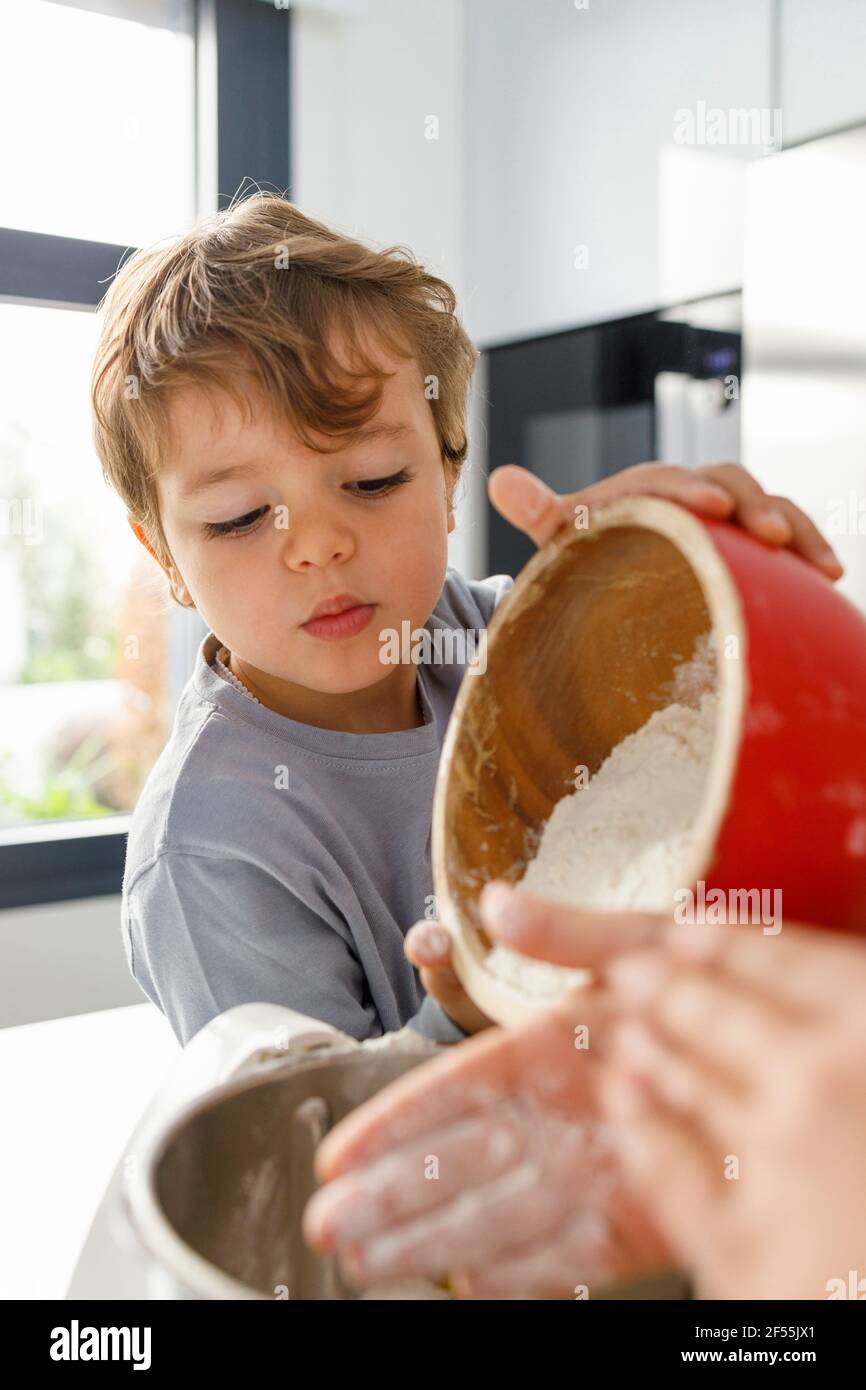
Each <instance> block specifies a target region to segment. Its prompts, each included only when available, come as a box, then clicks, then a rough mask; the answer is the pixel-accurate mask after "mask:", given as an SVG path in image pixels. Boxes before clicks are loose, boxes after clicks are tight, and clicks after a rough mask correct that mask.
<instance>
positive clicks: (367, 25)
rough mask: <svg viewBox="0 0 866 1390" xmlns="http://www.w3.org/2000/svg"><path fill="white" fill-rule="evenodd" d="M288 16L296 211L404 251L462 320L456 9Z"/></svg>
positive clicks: (309, 4)
mask: <svg viewBox="0 0 866 1390" xmlns="http://www.w3.org/2000/svg"><path fill="white" fill-rule="evenodd" d="M292 10H293V15H292V25H293V27H292V113H291V119H292V196H293V198H294V200H295V202H297V203H298V204H299V205H300V206H301V207H302V208H303V209H304V211H305V212H308V213H310V214H311V216H314V217H320V218H322V219H323V220H324V221H326V222H328V223H329V224H331V225H332V226H335V227H337V228H338V229H339V230H341V231H343V232H346V233H347V234H349V235H351V236H357V237H359V238H360V239H361V240H362V241H365V242H368V243H372V244H374V245H378V246H379V247H381V248H384V247H386V246H394V245H406V246H409V247H410V248H411V249H412V250H413V251H414V252H415V254H416V255H417V256H418V257H419V258H420V259H421V260H422V261H423V262H424V264H425V265H426V266H427V267H428V269H429V270H431V271H432V272H433V273H434V274H436V275H440V276H442V277H443V279H445V280H447V281H448V282H449V283H450V284H451V285H453V286H454V289H455V291H456V293H457V297H458V302H459V303H460V304H461V306H463V309H464V312H465V309H466V301H467V299H468V300H469V301H470V302H471V290H470V291H469V292H467V287H466V283H465V275H464V240H465V236H464V233H465V220H466V218H465V208H464V152H465V149H466V146H467V140H468V138H469V134H468V132H467V130H466V128H465V122H464V68H463V21H464V6H463V4H462V3H461V0H437V3H436V4H429V3H427V2H426V0H350V2H349V0H296V3H294V4H293V6H292ZM431 118H432V120H431ZM434 122H435V124H434ZM431 137H433V138H431ZM481 467H482V465H480V464H476V463H475V462H474V461H473V463H470V467H469V469H468V470H467V474H466V481H465V485H464V488H463V493H464V497H465V501H464V503H463V504H462V505H461V506H460V507H458V515H457V530H456V532H455V533H454V534H453V535H452V537H451V540H450V544H449V553H450V559H451V563H452V564H455V565H457V566H458V567H459V568H460V569H461V570H463V572H464V573H466V574H468V575H470V576H472V575H480V574H481V572H482V567H483V554H482V553H481V552H480V551H479V544H480V541H481V529H480V527H479V526H478V524H477V517H478V506H477V501H476V504H475V505H473V502H472V499H473V497H475V498H477V489H478V487H479V485H480V486H482V487H483V478H481V476H480V475H481Z"/></svg>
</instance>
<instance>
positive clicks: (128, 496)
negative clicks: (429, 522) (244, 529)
mask: <svg viewBox="0 0 866 1390" xmlns="http://www.w3.org/2000/svg"><path fill="white" fill-rule="evenodd" d="M99 309H100V311H101V312H103V313H104V319H103V323H102V330H101V333H100V337H99V342H98V345H97V350H96V356H95V359H94V364H93V373H92V378H91V406H92V420H93V442H94V446H95V449H96V453H97V455H98V457H99V460H100V463H101V465H102V471H103V475H104V477H105V479H106V481H107V482H108V483H109V485H110V486H111V487H112V488H113V489H114V490H115V491H116V492H117V494H118V495H119V496H120V498H121V499H122V501H123V502H124V504H125V506H126V509H127V512H128V513H129V514H130V517H131V519H132V520H133V521H134V522H135V523H137V524H138V525H139V526H140V527H141V529H142V531H143V533H144V535H145V537H146V538H147V540H148V541H149V543H150V545H151V546H152V547H153V549H154V551H155V552H156V553H157V555H158V557H160V558H161V560H163V561H170V560H171V556H170V552H169V549H168V546H167V544H166V540H165V536H164V533H163V529H162V525H161V522H160V516H159V508H158V505H157V491H156V478H157V476H158V473H159V470H160V465H161V462H162V461H163V460H164V459H165V458H166V450H167V447H168V415H167V403H168V401H167V395H168V392H169V391H170V390H171V389H173V388H176V387H179V386H183V385H189V384H194V385H196V386H198V387H200V388H201V389H203V390H204V391H205V392H206V393H207V394H208V395H209V396H210V392H211V390H212V389H213V388H216V389H217V390H218V391H220V390H221V391H225V392H227V393H228V394H229V395H230V396H231V397H232V398H233V399H234V400H235V401H236V402H237V403H238V405H239V407H240V409H241V410H242V411H243V410H246V409H247V399H246V397H245V395H244V393H243V391H242V390H241V389H240V384H239V374H243V373H244V372H249V373H250V374H251V375H252V377H253V378H254V379H255V380H256V381H257V382H258V384H259V385H260V386H261V388H262V389H263V391H264V394H265V398H266V399H267V400H268V402H269V404H270V406H271V408H272V409H273V410H274V412H275V413H276V415H277V416H278V417H279V418H280V419H281V420H283V421H285V422H287V423H288V424H289V426H290V427H291V429H292V430H293V431H294V432H295V434H296V435H297V437H298V438H299V439H300V440H301V441H302V442H303V443H304V444H305V445H307V446H308V447H311V448H313V447H314V448H316V449H318V450H320V451H323V452H325V453H331V452H334V451H336V450H337V449H340V448H345V447H346V446H347V445H348V444H350V443H351V442H352V438H351V437H352V434H353V432H354V431H355V430H357V429H360V428H361V427H362V426H363V425H364V424H366V423H368V421H369V420H370V419H371V418H372V417H373V416H374V415H375V413H376V411H377V410H378V409H379V405H380V403H381V399H382V393H383V390H384V384H385V379H386V377H388V376H390V375H392V373H390V372H387V371H385V370H384V369H383V368H382V366H381V365H379V364H378V363H377V362H376V360H375V359H374V357H373V356H371V353H370V350H369V345H370V341H371V337H370V330H371V329H372V339H373V340H374V341H375V342H377V343H378V344H379V346H381V347H383V348H385V349H386V351H387V352H388V353H390V354H391V355H392V356H393V357H395V358H399V359H409V358H415V359H416V361H417V362H418V364H419V366H420V369H421V374H422V377H423V378H424V379H425V381H426V382H429V381H431V379H432V381H433V382H435V387H434V388H433V390H432V392H428V391H426V390H425V394H426V395H428V399H429V402H430V408H431V411H432V414H433V421H434V424H435V427H436V431H437V435H438V439H439V444H440V449H441V456H442V461H443V466H444V469H445V475H446V481H447V484H448V487H449V492H450V491H451V490H452V489H453V486H454V484H456V482H457V479H458V478H459V475H460V472H461V469H462V467H463V463H464V462H465V459H466V452H467V437H466V411H467V405H468V395H469V387H470V383H471V380H472V374H473V372H474V370H475V365H476V362H477V360H478V351H477V349H476V348H475V347H474V345H473V343H472V341H471V339H470V338H469V336H468V335H467V333H466V331H465V330H464V328H463V327H462V325H461V323H460V322H459V320H458V318H457V316H456V312H455V310H456V296H455V294H454V291H453V289H452V288H451V286H450V285H449V284H447V282H446V281H445V280H441V279H439V278H437V277H436V276H435V275H431V274H430V273H429V272H428V271H427V270H425V269H424V267H423V266H422V265H421V263H420V262H419V261H418V260H417V259H416V257H415V256H414V255H413V253H412V252H411V251H410V250H409V249H408V248H407V247H404V246H391V247H388V248H387V249H385V250H382V251H378V250H374V249H371V248H370V247H368V246H365V245H364V244H363V243H362V242H360V241H356V240H354V239H353V238H351V237H347V236H343V235H342V234H340V233H338V232H336V231H333V230H332V229H331V228H330V227H327V226H326V225H325V224H324V223H322V222H318V221H316V220H315V219H314V218H312V217H308V216H307V215H306V214H305V213H303V212H301V210H300V208H298V207H296V206H295V205H294V204H293V203H291V202H288V201H287V200H286V199H285V198H284V197H282V196H281V195H279V194H277V193H270V192H257V193H255V194H253V195H252V196H250V197H247V198H244V199H242V200H240V201H236V202H233V204H232V205H231V206H230V207H228V208H226V209H224V210H223V211H221V212H218V213H215V214H213V215H212V216H210V217H207V218H205V219H203V220H202V221H200V222H199V223H198V224H197V225H196V226H195V227H194V228H193V229H192V230H191V231H190V232H188V233H186V234H184V235H183V236H180V237H178V238H175V239H173V240H171V241H170V242H169V243H168V244H167V245H166V244H164V243H163V242H158V243H156V244H155V245H153V246H149V247H146V248H144V249H142V250H139V251H137V252H135V253H134V254H133V255H132V256H130V258H129V259H128V260H127V261H125V262H124V263H123V265H122V266H121V268H120V269H119V270H118V272H117V274H116V276H115V277H114V279H113V281H112V283H111V285H110V287H109V289H108V291H107V292H106V294H105V295H104V296H103V299H102V301H101V303H100V305H99ZM335 334H337V335H339V340H340V343H341V345H345V348H346V349H347V360H348V361H349V363H350V364H351V366H352V367H354V368H355V370H347V369H345V368H344V367H343V366H342V365H341V364H340V363H339V362H338V361H337V359H336V358H335V356H334V352H333V344H334V342H335V338H334V335H335ZM365 381H366V382H367V383H368V385H367V386H366V387H365V386H364V385H363V383H364V382H365ZM354 383H358V384H357V385H355V384H354ZM313 432H315V433H316V434H318V435H319V436H322V435H324V436H326V437H329V438H333V439H335V440H336V442H335V444H334V445H333V448H328V447H326V446H323V445H322V444H321V442H320V441H319V442H318V443H315V444H314V443H313V440H312V438H311V435H312V434H313Z"/></svg>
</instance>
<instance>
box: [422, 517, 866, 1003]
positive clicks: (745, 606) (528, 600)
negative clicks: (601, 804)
mask: <svg viewBox="0 0 866 1390" xmlns="http://www.w3.org/2000/svg"><path fill="white" fill-rule="evenodd" d="M707 631H710V632H711V633H712V642H713V646H714V649H715V652H716V657H717V666H718V690H719V708H718V716H717V722H716V731H715V741H714V748H713V754H712V757H711V761H710V767H709V771H708V775H707V782H706V792H705V796H704V798H703V801H702V804H701V806H700V809H699V812H698V815H697V818H696V821H695V833H694V858H693V863H692V865H691V871H690V875H689V878H688V879H687V880H686V881H687V882H691V883H692V884H693V885H696V884H697V883H698V881H699V880H703V881H704V883H705V885H706V889H707V891H709V889H710V888H712V887H714V886H721V887H723V888H725V889H726V890H727V889H734V888H741V887H742V888H745V889H749V888H752V887H757V888H762V887H767V888H774V889H775V888H778V889H781V890H782V893H783V898H782V901H783V907H784V911H785V915H786V916H787V917H790V918H791V919H793V918H802V919H804V920H811V921H815V922H818V923H823V924H825V925H828V926H835V927H841V928H845V929H849V930H864V931H866V621H864V619H863V616H862V615H861V614H860V613H859V612H858V610H856V609H855V608H854V607H853V605H851V604H850V603H848V602H847V600H846V599H844V598H843V597H842V596H841V595H840V594H838V593H836V591H835V590H834V589H833V587H832V585H831V583H830V581H829V580H827V579H826V578H825V577H824V576H822V575H821V574H820V573H819V572H818V571H817V570H815V569H814V567H813V566H810V565H808V564H807V563H806V562H805V561H804V560H802V559H800V558H799V557H798V556H796V555H794V554H792V553H791V552H790V551H786V550H781V549H778V548H775V547H772V546H769V545H767V544H765V543H763V542H761V541H758V540H756V539H755V538H754V537H751V536H749V535H747V534H746V533H745V532H744V531H743V530H741V529H740V528H738V527H736V526H734V525H732V524H730V523H726V522H710V521H704V520H703V519H701V518H698V517H697V516H695V515H694V514H692V513H691V512H688V511H687V510H685V509H684V508H681V507H678V506H676V505H674V504H673V503H669V502H666V501H662V500H660V499H657V498H646V497H636V498H628V499H625V500H623V501H620V502H617V503H615V504H613V505H611V506H610V507H608V508H605V509H600V510H599V511H598V512H597V513H595V514H594V515H593V516H592V517H591V520H590V524H589V526H588V528H587V529H574V528H572V527H569V526H564V527H563V528H562V529H561V530H560V532H559V533H558V534H557V535H556V536H555V537H554V538H553V539H552V540H550V541H549V542H548V543H547V544H546V545H545V546H543V547H542V548H541V549H540V550H539V551H538V552H537V554H536V555H534V556H533V557H532V559H531V560H530V561H529V562H528V564H527V565H526V566H525V567H524V569H523V570H522V571H521V573H520V574H519V576H518V577H517V579H516V581H515V584H514V588H513V589H512V591H511V593H510V594H509V595H508V596H507V598H506V599H504V600H503V602H502V603H501V604H500V606H499V608H498V609H497V611H496V612H495V613H494V615H493V618H492V621H491V623H490V625H489V627H488V630H487V648H486V669H482V666H483V663H482V665H479V667H478V669H477V670H472V669H470V670H469V671H468V672H467V675H466V677H465V678H464V680H463V683H462V685H461V688H460V691H459V693H458V696H457V700H456V701H455V704H454V709H453V712H452V716H451V721H450V723H449V727H448V732H447V734H446V738H445V742H444V745H443V751H442V758H441V762H440V767H439V773H438V778H437V784H436V794H435V798H434V806H433V827H432V853H433V876H434V887H435V891H436V898H437V905H438V912H439V917H440V920H441V921H442V922H443V923H445V924H446V925H447V926H448V927H449V928H450V930H451V932H452V936H453V941H454V945H453V959H454V967H455V971H456V973H457V975H458V977H459V978H460V980H461V982H462V983H463V985H464V988H465V989H466V990H467V992H468V993H469V994H470V995H471V997H472V998H473V999H474V1001H475V1003H476V1004H477V1005H478V1006H479V1008H481V1009H482V1010H483V1011H484V1012H485V1013H486V1014H487V1015H488V1016H489V1017H490V1018H492V1019H494V1020H495V1021H497V1022H499V1023H504V1024H516V1023H519V1022H521V1021H523V1020H525V1019H527V1018H528V1017H530V1016H531V1015H532V1014H533V1013H534V1012H535V1011H536V1010H537V1008H538V1007H540V1004H539V1002H538V1001H536V1000H534V999H532V998H531V997H529V996H527V995H526V994H524V993H523V992H519V991H518V990H517V989H515V988H514V987H513V986H512V985H510V984H509V983H507V982H506V981H504V980H503V979H501V978H499V977H497V976H496V975H494V974H493V973H492V972H491V971H489V970H487V969H486V967H485V957H486V956H487V953H488V951H489V950H490V948H491V942H490V939H489V938H488V937H487V936H486V934H485V933H484V931H483V929H482V928H481V925H480V917H479V909H478V897H479V894H480V891H481V888H482V887H483V885H484V884H485V883H486V882H487V881H488V880H489V879H492V878H505V879H508V880H511V881H517V880H519V879H520V878H521V877H522V876H523V873H524V871H525V868H526V865H527V864H528V862H529V860H530V859H531V858H532V857H533V855H534V853H535V850H536V848H537V844H538V838H539V833H540V831H541V829H542V827H543V826H544V824H545V822H546V821H547V819H548V817H549V816H550V814H551V812H552V810H553V807H554V806H555V804H556V803H557V801H559V800H560V799H561V798H562V797H563V796H565V795H566V794H568V793H570V792H572V791H573V790H574V786H575V781H574V779H575V774H576V769H577V768H578V767H580V766H584V767H586V768H587V769H588V771H589V774H590V775H592V774H593V773H595V772H596V771H597V770H598V768H599V767H600V765H601V764H602V762H603V761H604V760H605V758H606V757H607V756H608V755H609V753H610V752H611V750H612V749H613V748H614V746H615V745H616V744H617V743H619V742H620V741H621V740H622V739H623V738H625V737H626V736H627V735H628V734H631V733H633V732H634V731H635V730H636V729H638V728H640V727H641V726H642V725H643V724H645V723H646V721H647V719H648V718H649V717H650V715H651V714H653V712H654V711H655V710H657V709H661V708H663V707H664V706H665V705H666V704H668V703H669V702H670V693H669V691H670V686H669V684H668V683H669V682H670V681H671V680H672V679H673V675H674V669H675V667H676V666H678V665H679V664H680V663H682V662H684V661H688V660H689V659H690V657H691V656H692V654H693V650H694V647H695V643H696V641H697V639H698V638H699V637H700V636H701V634H703V633H704V632H707ZM840 644H841V645H840ZM666 687H667V689H666ZM804 750H808V754H809V758H808V765H807V766H805V767H804ZM672 908H673V904H672ZM587 978H589V977H588V976H587ZM547 1002H548V1003H549V1000H548V1001H547Z"/></svg>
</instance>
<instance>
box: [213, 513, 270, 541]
mask: <svg viewBox="0 0 866 1390" xmlns="http://www.w3.org/2000/svg"><path fill="white" fill-rule="evenodd" d="M270 510H271V509H270V507H257V508H256V510H255V511H254V512H247V514H246V516H236V517H234V518H233V520H231V521H206V522H205V523H204V526H203V527H202V530H203V531H204V533H205V535H206V536H237V535H247V534H248V533H249V532H250V531H253V530H255V529H256V524H257V522H258V521H259V520H260V519H261V518H262V517H263V516H264V515H265V513H266V512H269V511H270Z"/></svg>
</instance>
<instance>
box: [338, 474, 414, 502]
mask: <svg viewBox="0 0 866 1390" xmlns="http://www.w3.org/2000/svg"><path fill="white" fill-rule="evenodd" d="M411 477H412V474H411V473H409V472H408V471H407V470H406V469H405V468H401V469H400V471H399V473H392V474H391V476H390V477H388V478H363V479H361V481H360V482H357V483H352V484H350V486H351V487H359V488H362V489H364V491H362V492H360V493H356V496H359V497H384V496H385V492H391V491H392V489H393V488H395V487H399V486H400V484H401V483H408V482H409V480H410V478H411ZM368 488H369V489H374V488H375V489H380V490H379V491H367V490H366V489H368ZM382 489H384V490H382Z"/></svg>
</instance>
